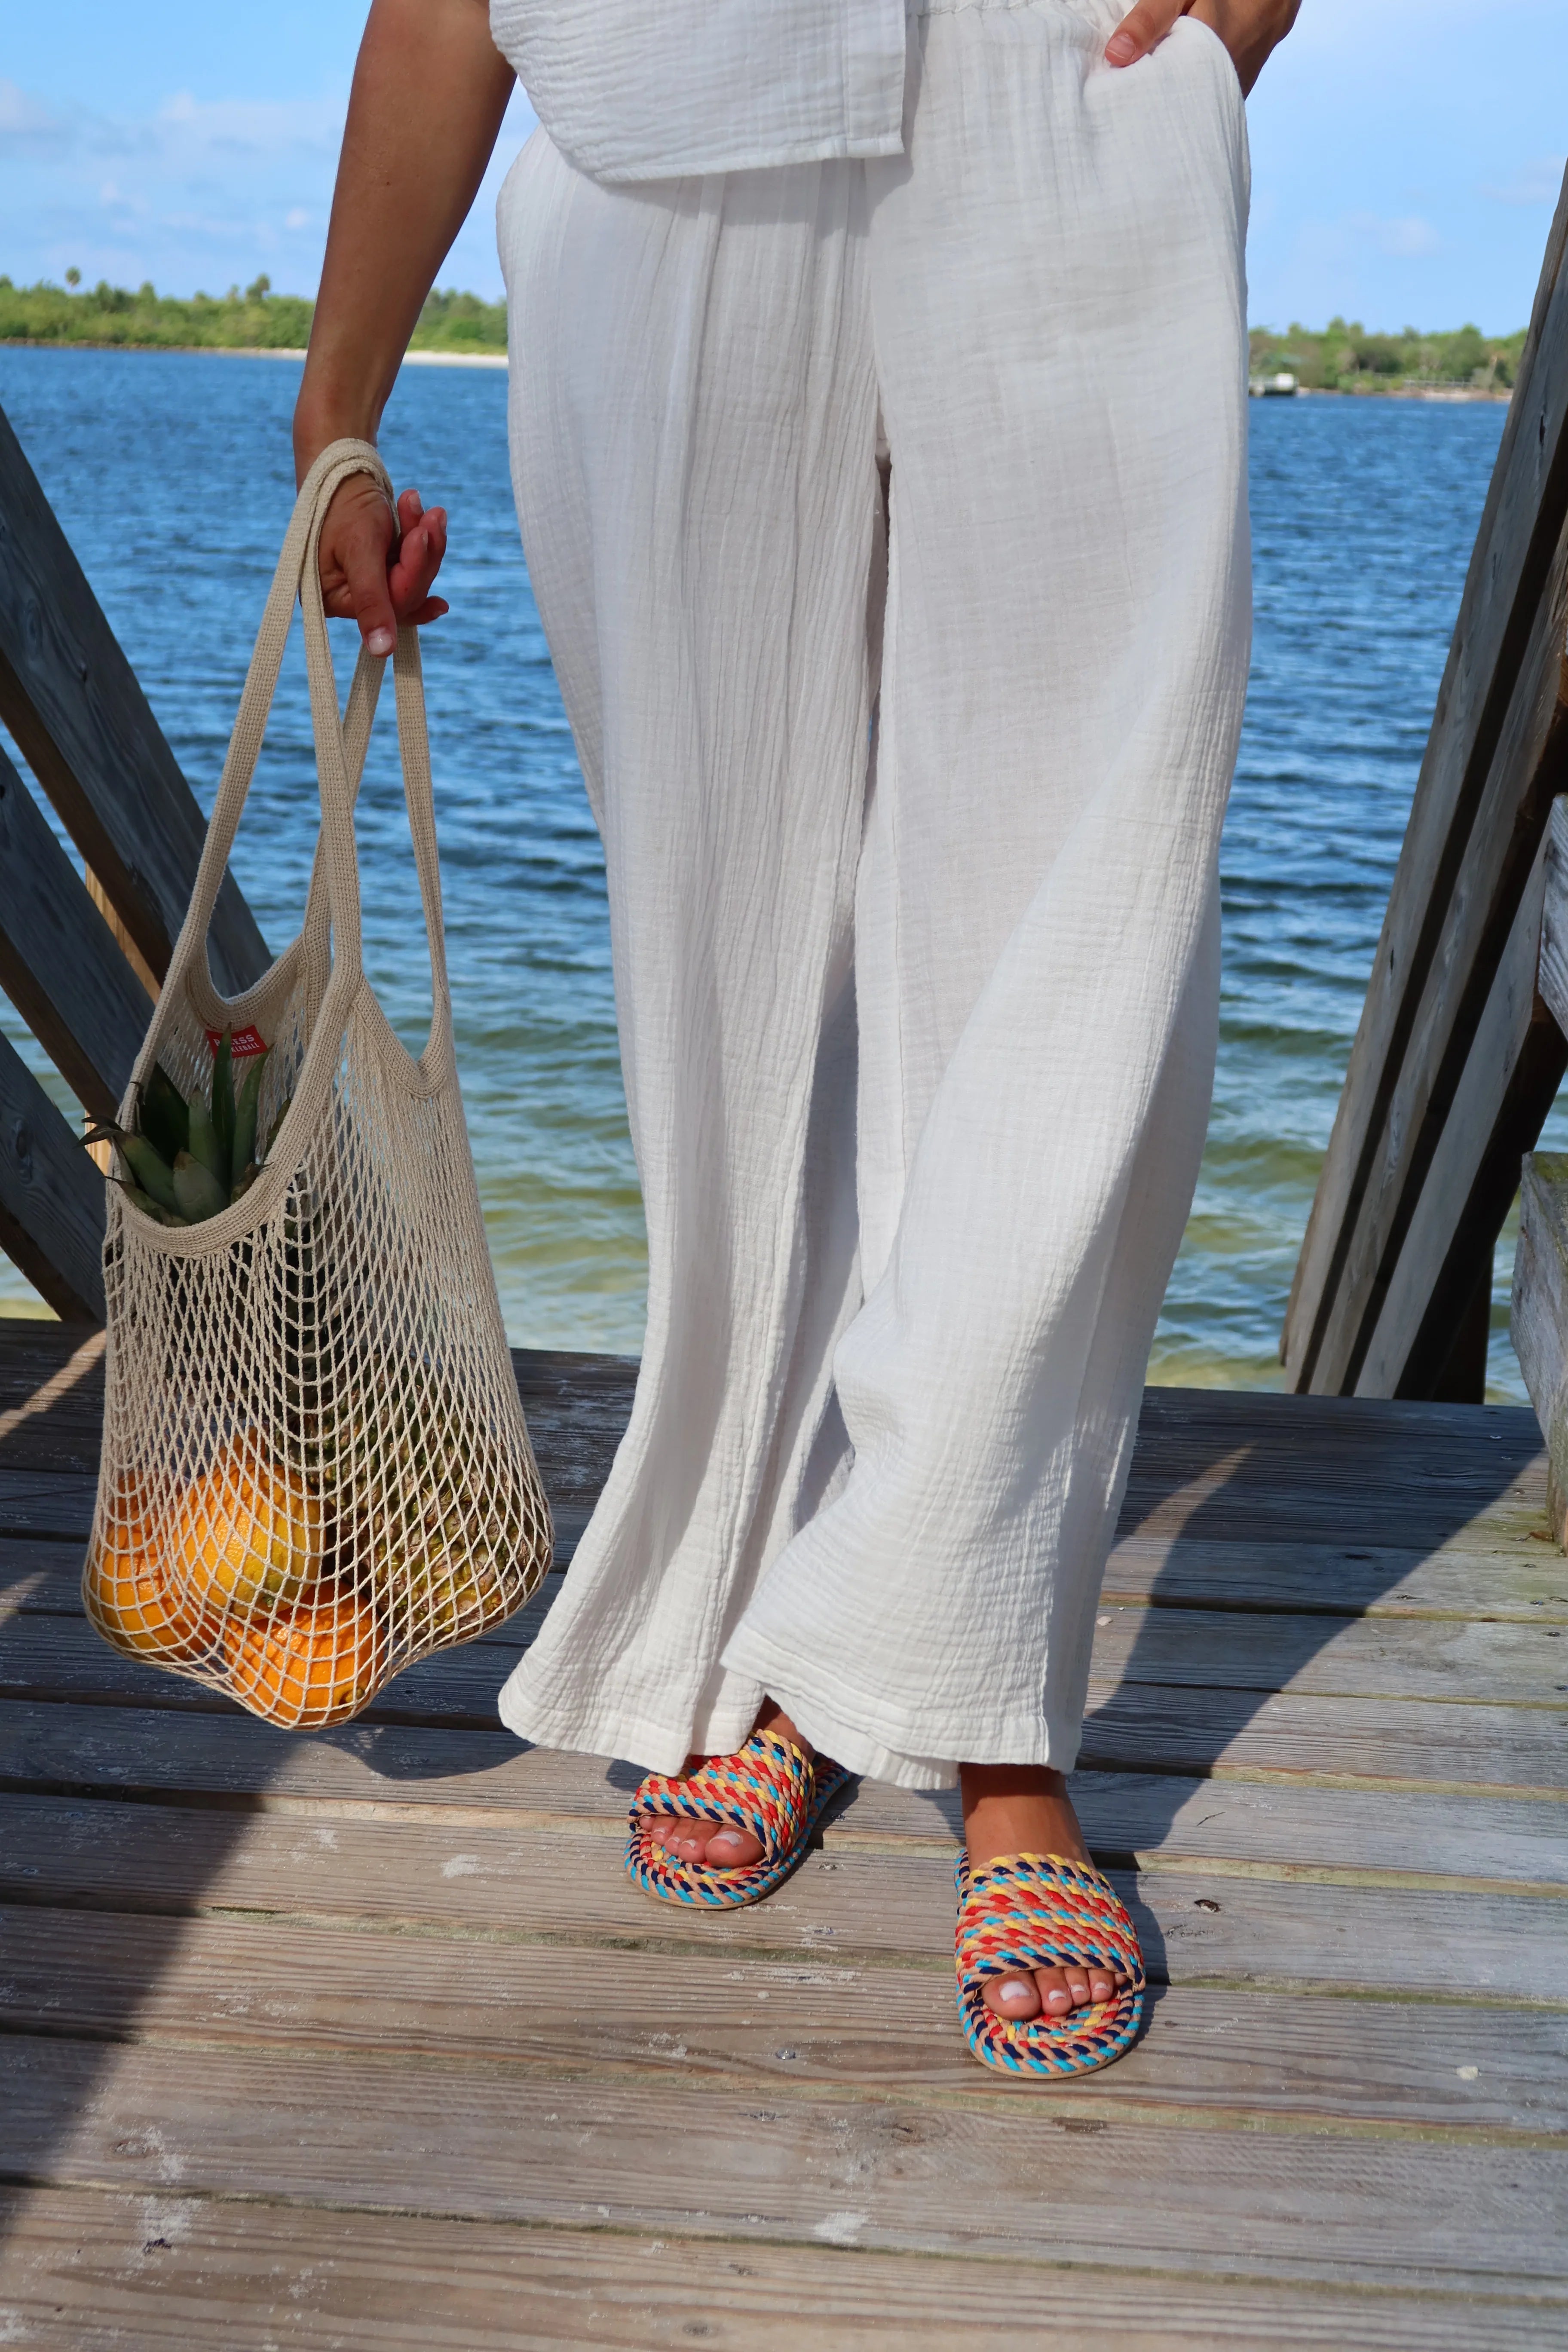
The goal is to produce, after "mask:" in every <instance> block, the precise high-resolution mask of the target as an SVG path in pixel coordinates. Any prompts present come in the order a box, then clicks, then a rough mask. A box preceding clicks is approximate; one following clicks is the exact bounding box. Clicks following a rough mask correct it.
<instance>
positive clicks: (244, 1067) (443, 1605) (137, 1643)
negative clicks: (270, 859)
mask: <svg viewBox="0 0 1568 2352" xmlns="http://www.w3.org/2000/svg"><path fill="white" fill-rule="evenodd" d="M357 472H363V473H368V474H371V475H373V476H374V478H375V479H376V481H377V482H378V483H379V484H380V486H381V488H382V489H383V491H384V493H385V494H386V496H387V497H388V498H390V496H391V483H390V481H389V479H388V478H387V475H386V472H385V469H384V467H383V466H382V464H381V461H380V459H379V457H377V456H376V454H375V452H374V449H372V448H371V447H370V446H369V445H368V444H367V443H363V442H353V441H348V442H343V441H340V442H335V443H334V444H333V445H332V446H331V448H329V449H327V450H325V451H324V452H323V453H322V455H321V457H319V458H318V459H317V461H316V463H315V465H314V466H313V467H312V468H311V470H310V475H309V477H308V478H307V480H306V482H305V485H304V487H303V488H302V489H301V491H300V498H299V501H298V503H297V505H296V507H295V509H294V514H293V518H292V520H291V521H290V523H289V530H288V534H287V537H286V539H285V541H284V545H283V552H282V555H281V558H280V560H279V566H278V572H277V575H276V577H275V579H274V581H273V584H272V589H271V593H270V595H269V596H268V602H267V607H266V610H265V613H264V614H263V617H262V622H261V628H260V631H259V634H258V638H257V644H256V651H255V654H254V656H252V659H251V665H250V671H249V675H248V677H247V680H246V684H245V689H244V692H243V694H242V696H241V698H240V705H239V712H238V716H237V719H236V721H235V728H234V734H233V737H232V740H231V741H230V744H229V750H228V757H227V760H226V763H225V767H224V773H223V780H222V782H221V784H220V786H219V790H218V794H217V801H216V807H215V809H214V812H213V818H212V823H211V825H210V826H209V828H208V832H207V838H206V844H205V849H204V852H203V856H202V860H201V865H200V867H199V869H198V872H197V877H196V884H195V893H194V895H193V897H192V900H191V906H190V911H189V913H188V914H187V916H186V918H185V922H184V929H182V931H181V934H180V937H179V940H178V941H177V943H176V945H175V948H174V957H173V960H172V961H171V963H170V966H169V971H168V977H167V979H166V981H165V982H164V984H163V992H162V994H161V995H160V997H159V1000H158V1004H157V1008H156V1011H155V1012H154V1014H153V1024H152V1027H151V1028H150V1029H149V1031H148V1034H147V1037H146V1041H145V1043H144V1044H143V1045H142V1052H141V1054H140V1055H139V1056H138V1058H137V1062H136V1066H135V1069H134V1071H133V1073H132V1078H131V1083H130V1086H129V1087H128V1089H127V1091H126V1096H125V1099H124V1102H123V1103H122V1104H121V1112H120V1122H119V1128H118V1129H117V1130H116V1132H117V1149H116V1167H115V1172H114V1181H111V1182H110V1199H109V1213H108V1231H107V1235H106V1239H105V1244H104V1276H105V1282H104V1287H105V1295H106V1297H107V1301H108V1323H109V1331H108V1349H107V1394H106V1400H105V1412H104V1434H103V1457H102V1465H101V1468H100V1476H99V1486H98V1502H97V1508H96V1512H95V1515H94V1520H93V1531H92V1539H91V1544H90V1547H89V1552H88V1559H87V1567H86V1570H85V1576H84V1597H85V1601H86V1605H87V1611H88V1614H89V1617H90V1618H91V1620H92V1622H93V1623H94V1624H95V1625H96V1626H97V1628H98V1630H99V1631H100V1633H102V1634H103V1635H105V1637H106V1638H107V1639H108V1640H109V1641H110V1642H111V1643H113V1644H114V1645H115V1646H116V1648H118V1649H121V1650H125V1651H130V1652H132V1653H133V1654H136V1655H139V1656H141V1657H143V1658H147V1659H151V1660H153V1661H155V1662H157V1663H158V1664H162V1665H166V1666H170V1667H172V1668H174V1671H175V1672H177V1673H179V1674H183V1675H189V1676H191V1677H192V1678H193V1679H194V1680H195V1681H198V1682H203V1683H206V1684H210V1685H214V1686H216V1687H217V1688H219V1689H221V1690H224V1691H226V1692H228V1693H229V1694H230V1695H232V1696H234V1697H235V1698H237V1699H238V1700H239V1701H240V1702H241V1703H242V1704H243V1705H244V1706H247V1707H249V1708H250V1709H251V1710H252V1712H253V1713H255V1714H257V1715H259V1716H263V1717H266V1718H267V1719H268V1721H269V1722H272V1723H276V1724H280V1725H283V1726H286V1727H290V1728H304V1727H314V1726H320V1725H324V1724H330V1723H336V1722H341V1721H342V1720H344V1719H345V1718H346V1717H349V1716H352V1715H354V1714H357V1713H358V1711H359V1710H360V1708H361V1707H363V1706H364V1705H365V1704H366V1702H367V1701H368V1700H369V1699H371V1698H372V1697H373V1696H374V1694H375V1693H376V1692H377V1691H378V1690H380V1689H381V1688H382V1687H383V1685H384V1684H385V1683H386V1682H387V1681H388V1680H389V1679H390V1678H391V1676H392V1675H395V1674H397V1673H399V1672H400V1671H401V1670H402V1668H403V1667H405V1666H406V1665H408V1664H410V1663H411V1662H412V1661H413V1660H415V1659H416V1658H419V1657H423V1656H425V1655H426V1654H428V1653H429V1652H431V1651H434V1650H438V1649H442V1648H446V1647H447V1646H449V1645H451V1644H453V1643H458V1642H463V1641H468V1640H471V1639H472V1638H473V1636H474V1635H475V1634H477V1633H479V1632H481V1631H482V1630H483V1629H484V1628H485V1627H486V1626H488V1625H491V1624H493V1623H495V1622H497V1621H498V1620H499V1619H500V1618H503V1617H506V1616H509V1615H510V1613H511V1612H512V1611H513V1610H514V1609H516V1608H517V1607H518V1606H519V1604H520V1603H521V1601H523V1600H525V1599H526V1598H527V1596H528V1595H529V1594H530V1593H531V1591H533V1590H534V1588H535V1587H536V1586H537V1584H538V1583H539V1580H540V1579H541V1578H542V1576H543V1574H544V1571H545V1569H546V1568H547V1566H548V1564H549V1559H550V1547H551V1533H550V1517H549V1511H548V1508H547V1506H546V1504H545V1500H544V1494H543V1490H542V1486H541V1484H540V1480H539V1474H538V1471H537V1468H536V1466H535V1464H534V1460H533V1454H532V1451H531V1446H530V1444H529V1439H528V1433H527V1429H526V1427H525V1425H524V1422H523V1417H522V1409H521V1404H520V1402H519V1399H518V1393H517V1385H516V1382H515V1381H514V1379H513V1377H512V1370H511V1360H510V1354H509V1351H508V1349H507V1344H506V1334H505V1331H504V1329H503V1328H502V1323H501V1317H500V1302H499V1300H498V1298H497V1296H496V1286H495V1276H494V1272H493V1269H492V1267H491V1264H490V1258H489V1248H488V1246H487V1244H486V1241H485V1234H484V1225H483V1222H482V1219H481V1217H480V1213H479V1192H478V1187H477V1185H476V1182H475V1178H474V1167H473V1160H472V1156H471V1154H470V1151H469V1149H468V1132H467V1129H466V1128H465V1125H464V1121H463V1111H462V1104H461V1099H460V1097H459V1093H458V1075H457V1065H456V1057H455V1054H454V1048H453V1039H452V1016H451V1003H450V997H449V994H448V990H447V968H446V955H445V949H444V944H443V937H442V927H441V893H440V877H439V870H438V866H437V851H436V826H435V814H434V808H433V803H432V797H431V783H430V757H429V745H428V739H427V736H426V722H425V699H424V688H423V685H422V683H421V675H420V665H419V648H418V642H417V639H416V635H415V633H414V631H413V630H412V629H403V630H400V631H399V633H398V639H397V647H396V652H395V655H394V656H393V671H394V681H395V698H396V706H397V731H398V740H399V745H400V749H401V753H402V761H403V780H404V791H405V798H406V803H407V809H408V823H409V830H410V833H411V835H412V837H413V844H414V856H415V862H416V867H417V870H418V877H419V890H420V898H421V901H422V904H423V908H424V915H425V925H426V931H427V933H428V939H429V950H430V968H431V993H432V999H433V1015H432V1019H431V1024H430V1034H429V1038H428V1041H427V1043H426V1046H425V1049H424V1051H423V1053H421V1054H420V1055H418V1056H417V1057H416V1056H414V1055H411V1054H409V1052H408V1051H407V1049H406V1048H405V1046H404V1045H403V1044H402V1043H401V1041H400V1040H399V1039H398V1037H397V1036H396V1035H395V1033H394V1031H393V1029H392V1027H391V1024H389V1023H388V1021H387V1019H386V1016H385V1014H384V1013H383V1011H382V1008H381V1006H380V1004H379V1003H378V1002H377V1000H376V997H375V995H374V991H373V990H372V988H371V986H370V983H369V981H368V980H367V978H366V976H365V972H364V968H363V954H362V946H361V934H360V898H359V869H358V864H357V859H356V855H355V845H354V832H353V803H354V798H355V794H356V793H357V790H358V783H359V777H360V772H361V769H362V766H363V758H364V752H365V747H366V743H367V740H368V737H369V733H370V725H371V719H372V717H373V715H374V708H375V701H376V695H377V690H378V688H379V685H380V682H381V677H382V672H383V669H384V663H382V662H380V661H372V660H371V659H370V657H369V656H366V655H364V654H363V652H362V654H361V656H360V661H359V666H358V667H357V669H356V671H355V674H354V679H353V686H352V688H351V690H350V694H349V701H348V709H347V713H346V717H345V718H343V719H340V716H339V710H338V700H337V688H336V684H335V681H334V678H333V675H332V665H331V653H330V651H329V649H328V644H327V629H326V621H325V616H324V614H323V611H322V604H321V582H320V577H319V573H318V569H317V551H318V543H319V541H320V538H321V525H322V522H323V520H324V518H325V515H326V510H327V507H328V504H329V503H330V501H331V497H332V493H333V492H334V490H336V488H338V486H339V484H340V483H341V482H342V481H343V480H344V479H346V478H347V477H348V476H350V475H351V474H353V473H357ZM296 595H298V597H299V600H300V605H301V608H302V612H303V619H304V638H305V657H306V667H307V673H308V677H309V681H310V714H311V723H312V730H313V733H314V738H315V749H316V762H317V772H318V776H319V782H320V790H321V833H320V836H319V839H318V843H317V848H316V858H315V866H314V869H313V872H312V876H311V882H310V892H309V896H308V898H307V901H306V909H305V917H304V922H303V925H302V928H301V929H300V935H299V937H298V938H297V939H296V940H294V941H293V942H292V944H291V945H290V946H289V947H288V948H287V949H286V950H284V952H283V953H282V954H281V955H280V956H279V958H278V960H277V961H276V962H275V963H274V964H273V965H272V966H271V968H270V969H269V970H268V971H267V972H266V973H265V974H264V975H263V977H262V978H261V979H260V980H259V981H258V982H257V983H256V985H255V986H254V987H253V988H251V989H249V990H248V991H247V992H245V993H244V994H243V995H241V996H238V997H236V998H233V999H231V1000H226V999H224V998H222V997H220V996H219V995H218V994H217V992H216V990H215V988H214V986H213V982H212V977H211V972H210V969H209V966H208V961H207V952H206V936H207V927H208V924H209V922H210V920H211V917H212V911H213V907H214V903H215V901H216V897H217V892H218V887H219V885H220V884H221V882H222V880H223V877H224V874H225V871H226V866H227V864H228V858H229V853H230V851H231V849H232V847H233V844H234V838H235V834H236V831H237V827H238V824H239V819H240V815H241V813H242V811H243V809H244V806H245V802H246V795H247V792H248V790H249V786H250V781H251V777H252V775H253V773H254V771H255V768H256V762H257V757H258V752H259V751H260V748H261V740H262V736H263V733H264V731H265V729H266V725H267V718H268V710H269V709H270V706H271V702H272V697H273V693H274V691H275V689H276V687H277V682H278V677H279V669H280V667H281V664H282V659H283V652H284V647H285V644H286V642H287V639H288V635H289V625H290V622H291V618H292V613H293V606H294V601H295V598H296Z"/></svg>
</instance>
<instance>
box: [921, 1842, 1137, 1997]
mask: <svg viewBox="0 0 1568 2352" xmlns="http://www.w3.org/2000/svg"><path fill="white" fill-rule="evenodd" d="M958 1892H959V1904H958V1934H957V1956H958V1966H959V1972H960V1974H961V1976H963V1977H966V1978H985V1977H994V1976H1001V1975H1004V1974H1005V1973H1006V1972H1007V1971H1009V1970H1011V1969H1051V1968H1061V1967H1063V1966H1065V1965H1068V1964H1073V1963H1076V1964H1077V1965H1078V1966H1079V1967H1080V1968H1103V1969H1111V1970H1113V1971H1117V1972H1120V1973H1121V1975H1124V1976H1127V1977H1129V1978H1131V1988H1130V1990H1132V1991H1140V1990H1142V1985H1143V1955H1142V1952H1141V1951H1140V1949H1139V1946H1138V1931H1137V1929H1136V1928H1135V1927H1133V1925H1132V1921H1131V1916H1130V1915H1129V1913H1128V1910H1127V1906H1126V1905H1125V1904H1124V1903H1123V1902H1122V1901H1121V1897H1120V1895H1118V1894H1117V1892H1116V1889H1115V1888H1114V1887H1113V1886H1112V1885H1111V1884H1110V1880H1109V1879H1108V1878H1107V1877H1106V1876H1105V1875H1104V1874H1103V1873H1102V1872H1100V1871H1098V1870H1095V1869H1094V1868H1092V1867H1091V1866H1090V1865H1089V1864H1084V1863H1081V1862H1072V1861H1069V1860H1068V1857H1067V1856H1066V1855H1065V1854H1059V1853H1045V1854H1042V1853H1012V1854H1005V1855H1004V1856H1003V1857H1002V1858H1001V1859H1000V1860H999V1861H996V1862H988V1863H987V1864H985V1866H984V1869H982V1870H976V1871H973V1872H972V1871H971V1870H970V1869H969V1866H968V1861H967V1857H964V1856H961V1857H960V1860H959V1874H958Z"/></svg>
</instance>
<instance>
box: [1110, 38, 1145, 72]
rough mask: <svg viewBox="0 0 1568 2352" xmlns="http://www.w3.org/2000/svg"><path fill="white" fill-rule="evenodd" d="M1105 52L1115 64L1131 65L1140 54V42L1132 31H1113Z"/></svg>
mask: <svg viewBox="0 0 1568 2352" xmlns="http://www.w3.org/2000/svg"><path fill="white" fill-rule="evenodd" d="M1105 54H1106V56H1107V57H1108V58H1110V62H1111V64H1112V65H1113V66H1130V65H1131V63H1132V60H1133V58H1135V57H1136V56H1137V55H1138V44H1137V42H1136V41H1135V40H1134V39H1133V37H1132V35H1131V33H1112V35H1111V36H1110V40H1109V41H1107V43H1106V44H1105Z"/></svg>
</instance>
